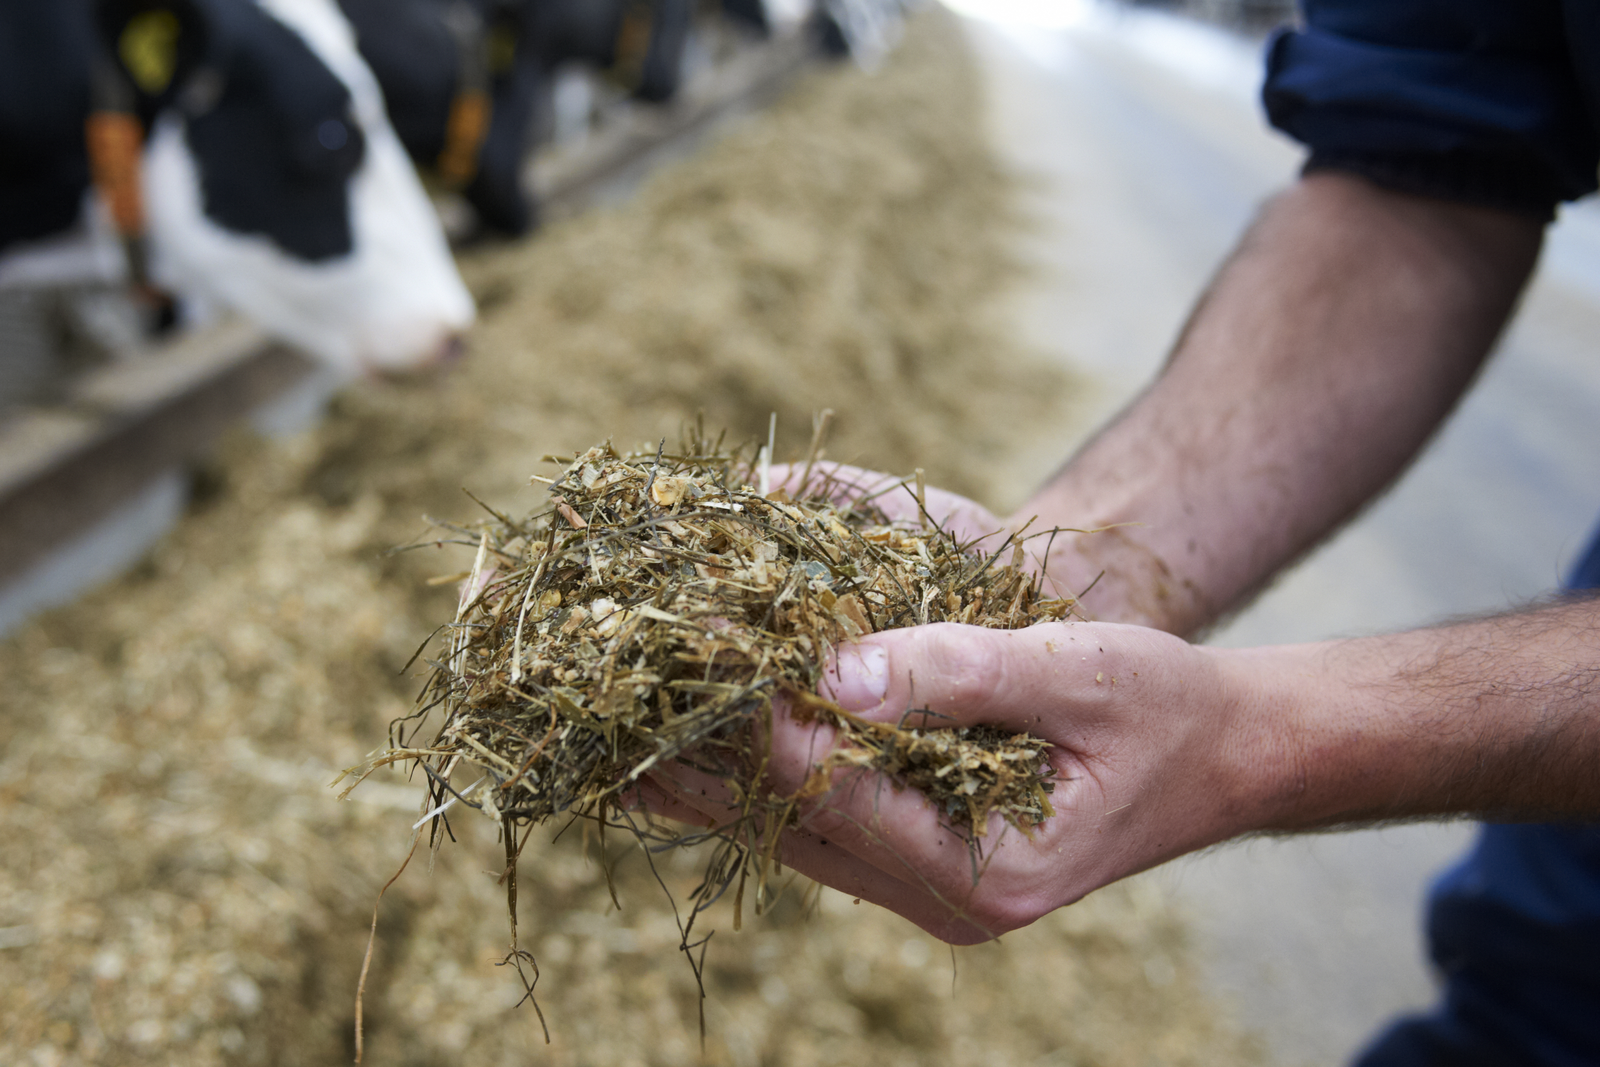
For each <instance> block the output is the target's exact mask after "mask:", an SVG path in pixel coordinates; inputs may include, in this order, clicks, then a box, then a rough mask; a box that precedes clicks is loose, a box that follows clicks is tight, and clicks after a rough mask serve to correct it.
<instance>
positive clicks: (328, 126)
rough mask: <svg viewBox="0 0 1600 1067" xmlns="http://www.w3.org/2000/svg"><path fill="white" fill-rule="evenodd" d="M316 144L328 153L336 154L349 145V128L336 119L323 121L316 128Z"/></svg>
mask: <svg viewBox="0 0 1600 1067" xmlns="http://www.w3.org/2000/svg"><path fill="white" fill-rule="evenodd" d="M317 143H318V144H320V145H321V146H322V147H323V148H326V149H327V150H328V151H330V152H337V151H339V149H341V148H343V147H344V146H345V145H347V144H349V143H350V128H349V127H348V126H346V125H345V124H344V123H343V122H340V121H339V120H338V119H324V120H323V121H322V123H321V125H319V126H318V127H317Z"/></svg>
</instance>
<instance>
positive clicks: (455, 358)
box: [428, 333, 467, 367]
mask: <svg viewBox="0 0 1600 1067" xmlns="http://www.w3.org/2000/svg"><path fill="white" fill-rule="evenodd" d="M466 355H467V339H466V337H465V335H463V334H459V333H451V334H446V335H445V338H444V340H443V341H440V342H439V347H438V348H437V349H435V350H434V353H433V356H432V358H430V359H429V360H428V363H429V364H430V365H432V366H435V367H449V366H453V365H455V364H457V363H460V362H461V361H462V360H463V359H465V358H466Z"/></svg>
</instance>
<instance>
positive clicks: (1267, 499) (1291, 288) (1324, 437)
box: [1016, 174, 1541, 634]
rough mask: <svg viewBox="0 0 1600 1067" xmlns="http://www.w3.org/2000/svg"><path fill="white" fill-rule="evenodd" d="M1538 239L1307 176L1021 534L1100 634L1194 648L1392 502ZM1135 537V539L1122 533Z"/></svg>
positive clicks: (1261, 224) (1477, 214) (1243, 247)
mask: <svg viewBox="0 0 1600 1067" xmlns="http://www.w3.org/2000/svg"><path fill="white" fill-rule="evenodd" d="M1540 233H1541V227H1540V226H1539V225H1538V224H1537V223H1535V222H1533V221H1531V220H1528V219H1524V218H1521V217H1518V216H1513V215H1508V214H1503V213H1499V212H1492V211H1486V210H1482V209H1477V208H1470V207H1463V206H1458V205H1452V204H1448V203H1444V202H1441V201H1432V200H1426V199H1422V198H1418V197H1410V196H1403V195H1400V194H1395V193H1389V192H1385V191H1383V190H1380V189H1377V188H1376V187H1374V186H1371V185H1369V184H1367V183H1366V182H1364V181H1362V180H1360V179H1357V178H1351V177H1346V176H1342V175H1330V174H1322V175H1311V176H1309V177H1307V178H1305V179H1302V181H1301V182H1300V183H1299V184H1298V185H1296V186H1295V187H1294V188H1293V189H1291V190H1289V191H1288V192H1286V193H1284V194H1283V195H1282V196H1280V197H1279V198H1277V199H1276V200H1275V201H1273V202H1272V203H1271V204H1269V205H1268V206H1267V207H1266V208H1265V209H1264V211H1263V212H1262V215H1261V217H1260V218H1259V219H1258V220H1257V222H1256V224H1255V225H1254V226H1253V228H1252V229H1251V230H1250V232H1249V233H1248V234H1247V235H1246V236H1245V238H1244V240H1243V241H1242V242H1241V244H1240V246H1239V248H1238V249H1237V250H1236V251H1235V253H1234V255H1233V256H1232V258H1231V259H1230V260H1229V261H1228V263H1227V264H1225V265H1224V267H1223V268H1222V270H1221V271H1220V272H1219V273H1218V275H1217V277H1216V279H1215V280H1214V281H1213V283H1212V286H1211V288H1210V290H1209V291H1208V292H1207V293H1206V295H1205V296H1204V297H1203V299H1202V300H1201V302H1200V304H1199V305H1198V306H1197V308H1196V309H1195V312H1194V314H1193V315H1192V317H1191V319H1190V322H1189V324H1188V325H1187V327H1186V328H1185V330H1184V333H1183V336H1182V337H1181V338H1180V339H1179V341H1178V344H1177V346H1176V347H1175V349H1174V351H1173V354H1172V356H1171V358H1170V359H1169V361H1168V365H1167V367H1166V369H1165V371H1164V372H1163V373H1162V375H1161V376H1160V378H1159V379H1158V380H1157V381H1156V382H1155V383H1154V384H1153V385H1152V386H1151V387H1150V388H1149V389H1148V390H1147V391H1146V392H1145V393H1144V394H1143V395H1142V396H1140V397H1139V398H1138V399H1137V400H1136V401H1135V402H1134V403H1133V404H1132V405H1131V406H1130V407H1129V408H1128V410H1126V411H1125V412H1124V413H1123V414H1122V415H1121V416H1120V417H1119V418H1118V419H1117V420H1116V421H1115V422H1113V423H1112V424H1111V425H1110V426H1109V427H1108V428H1106V429H1105V430H1103V431H1102V432H1101V433H1100V434H1099V435H1098V436H1097V437H1096V438H1094V439H1093V440H1092V441H1091V442H1090V443H1089V444H1088V445H1087V446H1086V447H1085V448H1084V449H1083V450H1082V451H1081V452H1080V453H1079V454H1078V455H1077V456H1075V457H1074V458H1073V459H1072V460H1071V461H1070V462H1069V463H1068V464H1067V465H1066V466H1065V467H1064V468H1063V470H1062V471H1061V472H1060V473H1059V474H1058V475H1057V476H1056V478H1055V479H1054V480H1053V481H1052V482H1051V483H1050V484H1049V485H1048V486H1046V487H1045V488H1044V489H1043V490H1041V491H1040V493H1038V494H1037V495H1036V496H1035V497H1034V498H1033V499H1032V500H1030V501H1029V502H1028V503H1027V504H1026V505H1024V506H1023V507H1022V508H1021V509H1019V510H1018V512H1017V516H1016V518H1017V520H1019V521H1020V520H1024V519H1026V518H1029V517H1031V516H1034V515H1038V516H1039V517H1040V519H1041V520H1042V522H1040V523H1036V524H1035V527H1034V528H1035V529H1039V528H1048V527H1051V526H1061V527H1078V528H1092V527H1108V526H1117V527H1118V528H1116V529H1114V530H1111V531H1109V532H1103V533H1093V534H1083V535H1062V536H1058V537H1057V538H1056V540H1055V541H1054V543H1053V545H1052V548H1051V551H1050V558H1049V560H1048V561H1047V562H1046V569H1047V572H1048V574H1049V576H1050V577H1051V579H1052V580H1053V581H1054V582H1055V584H1056V586H1057V589H1058V591H1060V592H1062V593H1076V592H1080V591H1082V590H1083V589H1084V588H1085V587H1087V586H1088V585H1089V584H1090V582H1091V581H1093V580H1094V579H1095V578H1096V576H1097V574H1101V573H1102V572H1103V577H1101V578H1100V581H1099V582H1098V584H1097V585H1096V586H1095V588H1094V589H1093V590H1092V591H1091V592H1090V593H1089V594H1088V595H1087V596H1086V597H1085V606H1086V607H1087V609H1088V611H1089V612H1090V614H1091V615H1092V616H1094V617H1096V618H1100V619H1105V620H1108V621H1121V622H1137V623H1142V624H1145V625H1152V626H1156V627H1158V628H1161V629H1165V630H1168V631H1171V632H1173V633H1178V634H1192V633H1194V632H1196V631H1197V630H1199V629H1202V628H1204V627H1205V626H1207V625H1209V624H1210V623H1212V622H1214V621H1215V620H1216V619H1218V618H1219V617H1220V616H1222V615H1224V614H1226V613H1227V612H1229V611H1231V610H1233V609H1234V608H1236V607H1238V606H1239V605H1240V604H1242V602H1244V601H1245V600H1246V599H1247V598H1248V597H1249V596H1250V595H1251V594H1252V593H1254V592H1255V591H1256V590H1257V589H1259V588H1260V587H1261V586H1262V585H1263V584H1264V583H1265V582H1266V581H1267V580H1268V579H1269V578H1270V577H1271V576H1272V575H1273V574H1275V573H1276V572H1277V571H1278V570H1279V569H1280V568H1282V567H1283V566H1284V565H1286V564H1287V563H1289V562H1291V561H1292V560H1293V559H1295V558H1296V557H1297V556H1299V555H1300V554H1301V553H1303V552H1304V551H1306V550H1307V549H1308V548H1309V547H1311V546H1312V545H1313V544H1315V543H1316V542H1317V541H1318V540H1319V539H1321V538H1322V537H1323V536H1325V535H1326V534H1327V533H1328V532H1329V531H1330V530H1332V529H1334V528H1335V527H1337V526H1338V525H1339V524H1340V523H1341V522H1343V521H1344V520H1345V519H1347V518H1348V517H1349V516H1350V515H1352V514H1353V513H1355V512H1356V511H1357V510H1358V509H1360V508H1361V506H1362V505H1363V504H1364V503H1366V502H1367V501H1368V500H1370V499H1371V498H1372V497H1373V496H1374V495H1376V494H1377V493H1379V492H1380V491H1381V490H1382V489H1383V488H1384V487H1385V486H1386V485H1387V484H1388V483H1389V482H1391V481H1392V480H1393V479H1394V478H1395V477H1396V475H1397V474H1398V473H1399V472H1400V471H1401V470H1402V469H1403V468H1404V467H1405V465H1406V464H1407V463H1408V462H1409V461H1410V459H1411V458H1412V457H1413V456H1414V455H1415V454H1416V453H1417V452H1418V450H1419V449H1420V448H1421V446H1422V444H1423V443H1424V442H1425V441H1426V440H1427V438H1428V436H1429V435H1430V434H1431V433H1432V432H1433V430H1434V429H1435V428H1436V427H1437V426H1438V424H1439V423H1440V422H1441V421H1442V420H1443V418H1444V417H1445V415H1446V414H1448V413H1449V411H1450V410H1451V408H1452V407H1453V406H1454V404H1455V403H1456V401H1457V399H1458V398H1459V397H1460V395H1461V393H1462V392H1463V391H1464V390H1465V388H1466V387H1467V385H1468V384H1469V383H1470V382H1471V380H1472V377H1473V375H1474V374H1475V373H1476V371H1477V369H1478V367H1479V366H1480V364H1481V363H1482V361H1483V358H1484V356H1485V354H1486V353H1487V352H1488V350H1489V348H1490V347H1491V345H1492V344H1493V342H1494V339H1495V337H1496V336H1497V335H1498V333H1499V330H1500V329H1501V327H1502V326H1503V324H1504V322H1505V320H1506V318H1507V317H1508V315H1509V313H1510V311H1511V309H1512V307H1513V306H1514V304H1515V302H1516V298H1517V295H1518V293H1519V292H1520V290H1521V287H1522V285H1523V283H1524V282H1525V280H1526V278H1527V276H1528V274H1529V272H1530V271H1531V269H1532V266H1533V263H1534V261H1535V259H1536V257H1537V254H1538V247H1539V240H1540ZM1118 524H1130V525H1122V526H1118Z"/></svg>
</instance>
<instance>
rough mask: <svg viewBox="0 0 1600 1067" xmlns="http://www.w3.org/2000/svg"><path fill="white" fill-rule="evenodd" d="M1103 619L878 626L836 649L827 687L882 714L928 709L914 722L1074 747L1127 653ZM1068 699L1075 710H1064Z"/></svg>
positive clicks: (850, 705) (836, 696)
mask: <svg viewBox="0 0 1600 1067" xmlns="http://www.w3.org/2000/svg"><path fill="white" fill-rule="evenodd" d="M1100 625H1101V624H1091V623H1044V624H1040V625H1038V626H1030V627H1028V628H1027V629H1023V630H990V629H986V628H984V627H979V626H963V625H959V624H956V623H935V624H932V625H929V626H913V627H909V628H906V629H903V630H890V631H886V632H883V633H878V634H872V635H870V636H868V637H864V638H862V639H861V640H860V641H859V642H856V643H853V644H847V645H841V646H840V647H839V648H838V649H836V650H835V653H834V658H833V659H832V661H831V662H830V663H829V664H828V666H827V667H826V669H825V670H824V672H823V676H822V682H821V685H820V687H819V688H820V690H821V692H822V694H823V695H824V696H826V697H828V698H829V699H831V700H833V701H834V702H835V703H837V704H838V705H839V706H840V707H842V708H844V709H845V710H846V711H851V712H854V713H856V714H859V715H861V716H862V717H863V718H867V719H871V720H873V721H877V722H899V721H901V720H902V719H904V717H905V716H906V715H907V713H908V712H914V711H920V710H924V709H925V710H926V711H927V712H929V713H930V714H929V715H928V717H927V719H926V720H923V719H922V718H920V717H918V718H914V719H913V720H912V721H913V724H914V725H918V726H921V725H941V724H943V725H950V726H970V725H974V724H977V723H989V724H992V725H995V726H1000V727H1004V728H1006V729H1009V730H1012V731H1013V732H1021V731H1024V730H1026V731H1029V732H1032V733H1035V734H1038V735H1040V736H1044V737H1046V738H1048V739H1050V740H1052V741H1056V742H1057V743H1061V744H1067V745H1068V746H1069V747H1070V746H1072V744H1073V740H1074V736H1075V735H1081V730H1079V729H1077V727H1078V726H1081V725H1083V724H1085V723H1092V722H1097V721H1099V720H1100V719H1101V717H1102V715H1101V710H1100V709H1101V708H1102V707H1103V706H1104V705H1105V703H1106V702H1107V701H1108V700H1109V699H1110V696H1111V692H1112V690H1113V689H1114V688H1115V679H1116V677H1117V675H1116V673H1115V671H1116V670H1117V667H1116V665H1117V664H1119V663H1123V662H1125V660H1124V658H1123V656H1122V655H1121V654H1120V650H1119V648H1120V646H1119V643H1118V642H1114V641H1111V640H1107V639H1106V638H1107V635H1106V634H1105V633H1102V632H1101V631H1100V629H1097V626H1100ZM1117 629H1119V630H1120V629H1124V628H1120V627H1119V628H1117ZM1114 636H1120V635H1114ZM1124 673H1126V672H1124ZM1069 707H1070V708H1072V709H1073V712H1074V715H1073V716H1072V717H1067V716H1064V715H1063V714H1061V709H1063V708H1069Z"/></svg>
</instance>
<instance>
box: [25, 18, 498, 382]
mask: <svg viewBox="0 0 1600 1067" xmlns="http://www.w3.org/2000/svg"><path fill="white" fill-rule="evenodd" d="M97 56H98V57H101V61H100V62H99V64H98V67H97V60H96V57H97ZM0 57H3V58H4V59H6V60H13V61H15V60H20V62H21V70H20V71H18V70H17V68H15V67H11V68H10V70H9V71H7V72H0V79H5V80H4V81H0V87H3V88H4V90H5V91H6V93H7V94H9V93H11V92H13V91H15V87H14V86H13V85H12V84H11V81H12V80H15V81H17V82H18V83H20V84H22V86H23V93H24V95H23V96H22V97H20V98H18V97H11V96H9V95H7V97H6V101H7V102H6V103H4V104H3V105H0V123H3V126H0V158H5V159H11V158H17V159H21V160H22V161H23V162H24V163H25V164H26V165H25V166H12V165H10V164H7V165H5V168H4V170H0V187H3V188H0V251H3V250H4V249H5V246H6V245H8V244H9V245H14V246H15V245H16V244H17V243H18V242H26V241H29V240H34V239H38V238H41V237H46V236H48V235H49V234H50V233H52V232H55V231H56V230H58V229H60V228H62V227H65V226H70V225H71V224H72V222H73V218H74V217H75V216H76V214H77V211H76V210H74V205H75V204H79V205H81V204H82V202H83V200H84V196H85V193H86V191H87V189H88V187H89V171H90V169H91V168H90V166H89V157H88V156H87V155H86V153H85V150H84V146H83V142H84V130H85V122H86V120H87V119H88V118H89V116H90V114H91V113H95V114H97V116H98V115H99V114H100V112H98V111H94V109H101V110H104V109H106V108H108V107H109V108H111V109H115V107H117V106H124V107H126V108H127V109H128V110H129V111H131V112H132V113H133V114H134V115H136V116H137V118H138V119H139V120H140V121H141V124H142V125H144V126H145V128H146V129H147V130H148V136H147V138H146V140H145V141H144V144H143V146H142V160H141V162H140V165H139V166H138V173H137V178H138V184H139V186H140V187H141V189H140V193H141V195H140V197H139V200H140V201H141V202H140V204H139V207H140V209H141V211H140V212H135V214H141V213H142V216H143V218H142V222H143V225H144V227H145V234H144V238H145V240H144V242H143V243H144V247H145V248H146V249H147V252H148V261H149V277H150V280H151V281H152V282H154V283H155V284H156V285H158V286H160V287H161V288H163V289H165V290H167V291H169V292H172V293H175V294H177V295H179V296H180V298H182V299H183V300H184V301H185V302H187V303H189V304H190V305H191V306H204V305H208V304H209V305H214V306H220V307H223V308H228V309H232V310H234V311H237V312H239V313H241V314H243V315H245V316H246V317H248V318H251V319H253V320H255V321H256V322H258V323H259V324H261V325H262V326H263V327H264V328H265V329H266V330H268V331H269V332H271V333H273V334H275V335H277V336H279V337H282V338H284V339H286V340H288V341H290V342H292V343H294V344H296V345H297V346H299V347H301V348H303V349H305V350H306V351H308V352H310V353H312V354H314V355H316V356H319V357H321V358H323V359H325V360H327V361H329V362H330V363H333V364H336V365H339V366H342V367H346V368H350V369H362V370H381V369H397V368H403V367H407V366H413V365H417V364H419V363H424V362H428V361H431V360H435V359H437V358H439V357H441V356H442V355H447V354H450V353H453V352H454V351H456V350H458V349H459V344H460V342H459V336H460V334H461V332H462V331H463V330H465V329H466V328H467V326H469V325H470V324H471V322H472V320H473V316H474V309H473V304H472V299H471V297H470V296H469V295H468V293H467V291H466V287H465V286H464V285H463V283H462V281H461V278H460V275H459V274H458V272H457V271H456V268H455V264H454V262H453V261H452V259H451V257H450V252H449V249H448V247H447V245H446V243H445V239H444V234H443V231H442V228H441V227H440V224H439V222H438V219H437V217H436V216H435V214H434V212H433V210H432V207H431V205H430V203H429V202H428V199H427V197H426V195H425V193H424V192H423V189H422V186H421V183H420V182H419V180H418V178H417V176H416V173H415V171H414V170H413V169H412V167H411V165H410V162H409V161H408V160H407V158H406V156H405V152H404V150H403V149H402V148H401V146H400V143H399V141H398V139H397V138H396V137H395V134H394V131H393V129H392V128H391V127H390V125H389V122H388V120H387V118H386V116H385V114H384V110H383V101H382V96H381V94H380V93H379V91H378V87H377V84H376V82H375V80H374V79H373V77H372V73H371V71H370V70H369V69H368V68H367V66H366V64H365V63H364V62H363V61H362V60H361V57H360V55H359V54H358V52H357V51H356V48H355V40H354V35H353V33H352V32H351V29H350V26H349V24H348V23H347V22H346V21H345V19H344V17H343V16H342V15H341V14H340V12H339V9H338V7H337V6H336V5H335V3H334V2H333V0H259V2H257V0H96V2H94V3H93V4H92V5H91V4H90V3H89V0H51V2H49V3H6V4H4V5H0ZM106 59H109V61H110V62H109V63H108V62H105V60H106ZM9 66H10V64H9V63H0V67H9ZM35 78H39V79H42V81H43V83H44V84H48V85H49V86H50V94H51V98H50V102H49V105H48V107H45V108H42V109H34V108H33V104H32V103H31V101H32V99H33V98H32V97H31V96H29V95H28V94H29V93H30V92H31V91H33V90H30V89H29V88H28V87H29V86H30V85H35V84H40V83H38V82H34V81H33V79H35ZM108 86H110V88H109V89H108V88H107V87H108ZM118 97H120V98H121V100H120V105H119V103H118V100H117V99H115V98H118ZM17 99H21V100H22V101H23V103H22V105H21V106H20V107H18V106H14V102H15V101H16V100H17ZM13 112H22V113H25V117H24V119H23V120H21V121H18V120H17V119H16V118H15V116H14V115H13ZM42 112H44V113H42ZM93 129H94V127H93V126H91V130H93ZM15 145H22V146H23V148H24V150H23V151H22V152H21V153H20V154H19V155H18V156H16V157H13V156H12V151H13V147H14V146H15ZM104 169H105V168H104V166H102V167H101V170H102V171H103V170H104ZM41 190H43V192H41ZM102 199H105V198H104V197H92V198H90V200H91V204H93V203H94V202H95V201H97V200H102ZM110 199H111V200H112V201H113V202H115V201H116V200H117V199H118V197H117V196H116V195H113V196H111V197H110ZM93 210H96V211H100V212H102V213H103V211H104V207H103V205H96V206H94V208H93ZM119 221H122V222H126V219H124V218H121V217H120V216H119ZM91 229H94V227H91ZM101 229H103V227H101Z"/></svg>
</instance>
